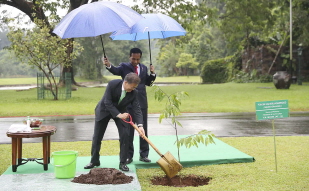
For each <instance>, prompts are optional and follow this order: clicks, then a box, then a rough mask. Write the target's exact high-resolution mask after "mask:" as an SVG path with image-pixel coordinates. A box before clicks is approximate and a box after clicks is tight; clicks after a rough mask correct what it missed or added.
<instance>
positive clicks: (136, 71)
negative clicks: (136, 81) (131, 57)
mask: <svg viewBox="0 0 309 191" xmlns="http://www.w3.org/2000/svg"><path fill="white" fill-rule="evenodd" d="M134 68H135V73H136V74H137V75H138V70H137V68H138V67H137V66H134Z"/></svg>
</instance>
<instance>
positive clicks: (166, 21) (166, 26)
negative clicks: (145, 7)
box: [110, 13, 186, 64]
mask: <svg viewBox="0 0 309 191" xmlns="http://www.w3.org/2000/svg"><path fill="white" fill-rule="evenodd" d="M142 16H143V17H144V18H145V19H141V20H139V21H138V22H137V23H136V24H135V25H133V26H132V27H131V28H130V29H120V30H117V31H115V32H113V33H112V34H111V36H110V38H111V39H113V40H132V41H137V40H143V39H148V42H149V52H150V64H151V51H150V39H156V38H168V37H173V36H184V35H185V34H186V31H185V29H184V28H183V27H182V26H181V25H180V24H179V23H178V22H177V21H176V20H174V19H173V18H171V17H169V16H167V15H164V14H161V13H159V14H142Z"/></svg>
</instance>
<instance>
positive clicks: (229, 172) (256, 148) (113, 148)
mask: <svg viewBox="0 0 309 191" xmlns="http://www.w3.org/2000/svg"><path fill="white" fill-rule="evenodd" d="M220 140H222V141H223V142H225V143H227V144H229V145H231V146H233V147H235V148H237V149H239V150H240V151H242V152H244V153H247V154H248V155H250V156H253V157H254V158H255V159H256V161H255V162H253V163H234V164H221V165H210V166H197V167H191V168H184V169H182V170H181V172H180V173H179V175H188V174H195V175H199V176H204V177H211V178H212V180H211V181H210V184H209V185H205V186H200V187H185V188H174V187H166V186H154V185H152V184H151V181H150V180H151V179H152V177H154V176H165V174H164V172H163V171H162V170H160V168H154V169H138V170H137V175H138V179H139V182H140V184H141V186H142V190H150V191H152V190H153V191H156V190H160V191H161V190H162V191H164V190H166V191H173V190H175V191H176V190H212V191H213V190H215V191H222V190H250V191H251V190H252V191H260V190H297V191H298V190H299V191H301V190H309V184H308V182H307V181H308V178H309V174H308V162H309V159H308V155H309V147H308V144H309V136H291V137H276V149H277V170H278V171H277V172H276V165H275V154H274V142H273V137H237V138H236V137H229V138H220ZM118 144H119V141H117V140H109V141H104V147H103V148H102V150H101V154H102V155H118V153H119V145H118ZM40 145H41V143H24V146H23V148H24V149H23V150H24V151H23V155H24V156H25V157H41V156H38V155H40V153H42V151H41V146H40ZM90 146H91V142H90V141H79V142H53V143H52V145H51V152H53V151H58V150H76V151H78V152H79V156H89V152H90V150H89V149H90ZM10 148H11V145H10V144H1V145H0V153H1V155H0V160H1V166H0V174H2V173H3V172H4V171H5V170H6V169H7V168H8V167H9V166H10V163H11V161H10V159H11V157H10V156H11V151H10ZM30 148H31V149H30ZM150 158H151V156H150Z"/></svg>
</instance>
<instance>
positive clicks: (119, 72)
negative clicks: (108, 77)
mask: <svg viewBox="0 0 309 191" xmlns="http://www.w3.org/2000/svg"><path fill="white" fill-rule="evenodd" d="M107 70H108V71H109V72H110V73H112V74H114V75H116V76H121V77H122V78H124V76H123V67H122V63H121V64H120V65H119V66H118V67H115V66H113V65H111V68H110V69H108V68H107Z"/></svg>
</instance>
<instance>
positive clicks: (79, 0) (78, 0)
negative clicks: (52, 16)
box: [0, 0, 98, 85]
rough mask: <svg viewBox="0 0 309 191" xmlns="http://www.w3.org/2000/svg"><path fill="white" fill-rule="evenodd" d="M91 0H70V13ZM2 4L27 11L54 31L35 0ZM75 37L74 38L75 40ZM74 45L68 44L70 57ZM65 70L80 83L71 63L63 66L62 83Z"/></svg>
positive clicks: (94, 0) (6, 1)
mask: <svg viewBox="0 0 309 191" xmlns="http://www.w3.org/2000/svg"><path fill="white" fill-rule="evenodd" d="M88 1H89V0H70V7H69V10H68V13H69V12H70V11H72V10H73V9H76V8H78V7H80V6H81V5H84V4H87V3H88ZM96 1H98V0H92V1H91V2H96ZM0 4H4V5H9V6H12V7H15V8H16V9H18V10H20V11H22V12H23V13H25V14H26V15H28V16H29V18H30V19H31V21H32V22H34V20H35V19H40V20H42V21H43V22H44V23H45V24H46V25H47V26H48V27H49V28H50V33H52V31H53V30H54V29H53V28H52V27H51V26H50V23H49V21H48V18H47V17H46V16H45V12H44V10H43V7H42V6H41V5H40V4H39V3H36V1H35V0H32V1H27V0H14V1H11V0H1V1H0ZM73 40H74V39H72V42H73ZM72 48H73V47H71V46H68V49H67V51H66V52H67V54H68V58H69V57H70V54H71V52H72V50H73V49H72ZM65 72H70V73H71V79H72V84H74V85H78V84H77V83H76V81H75V79H74V75H73V74H74V73H73V66H72V64H71V66H68V67H63V70H62V72H61V78H60V82H59V83H60V84H64V73H65Z"/></svg>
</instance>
